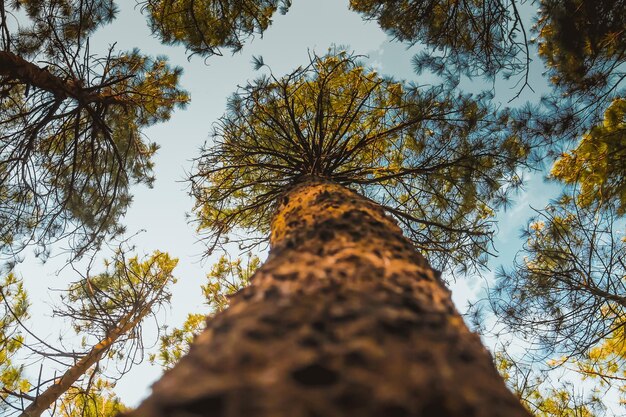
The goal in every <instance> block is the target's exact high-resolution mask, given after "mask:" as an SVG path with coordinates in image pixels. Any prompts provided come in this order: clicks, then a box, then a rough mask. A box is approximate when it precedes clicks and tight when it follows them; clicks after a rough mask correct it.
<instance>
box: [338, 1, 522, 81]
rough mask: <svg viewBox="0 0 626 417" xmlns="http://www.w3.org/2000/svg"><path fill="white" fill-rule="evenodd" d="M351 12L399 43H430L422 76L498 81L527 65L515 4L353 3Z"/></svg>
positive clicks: (420, 63) (421, 61) (420, 65)
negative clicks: (498, 76) (452, 74)
mask: <svg viewBox="0 0 626 417" xmlns="http://www.w3.org/2000/svg"><path fill="white" fill-rule="evenodd" d="M350 8H351V9H353V10H355V11H357V12H360V13H362V14H363V15H364V17H365V18H366V19H369V20H376V21H377V22H378V24H379V25H380V27H381V28H382V29H383V30H385V31H386V32H387V33H389V34H390V35H391V36H393V37H394V38H396V39H398V40H400V41H403V42H409V43H411V44H416V43H423V44H425V45H426V46H427V47H428V48H429V50H427V51H425V52H422V53H420V54H418V55H417V56H416V58H415V63H416V66H417V69H418V71H421V70H422V69H425V68H428V69H431V70H434V71H435V72H437V73H442V72H447V71H453V70H459V71H461V72H462V73H464V74H465V75H468V76H483V75H486V76H489V77H494V76H495V75H496V74H497V73H499V72H500V71H504V73H505V76H511V75H514V74H517V73H519V72H520V71H523V70H525V69H526V67H527V65H528V50H527V48H526V32H525V30H524V26H523V25H522V22H521V18H520V15H519V12H518V10H517V6H516V2H515V0H510V1H509V0H484V1H467V0H427V1H422V0H419V1H418V0H401V1H394V0H350ZM520 37H522V39H521V40H520V39H519V38H520ZM520 55H526V56H525V57H522V58H520Z"/></svg>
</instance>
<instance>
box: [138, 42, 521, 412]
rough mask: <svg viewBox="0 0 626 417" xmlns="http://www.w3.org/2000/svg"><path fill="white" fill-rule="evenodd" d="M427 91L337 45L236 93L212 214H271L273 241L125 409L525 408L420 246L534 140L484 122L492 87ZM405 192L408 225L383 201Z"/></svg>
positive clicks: (205, 218) (212, 167)
mask: <svg viewBox="0 0 626 417" xmlns="http://www.w3.org/2000/svg"><path fill="white" fill-rule="evenodd" d="M425 97H429V96H428V95H426V96H423V95H421V92H420V91H419V89H418V88H415V89H413V90H411V91H410V92H405V91H404V86H403V85H402V84H399V83H397V82H394V81H392V80H388V79H384V78H382V77H379V76H378V75H377V74H375V73H373V72H371V71H368V70H366V69H364V68H363V67H362V66H360V65H358V63H357V62H356V61H355V59H354V57H351V56H348V55H346V54H345V53H341V52H340V53H336V54H335V53H330V54H329V55H327V56H324V57H316V56H314V57H312V58H311V62H310V64H309V65H307V66H306V67H304V68H302V69H299V70H296V71H295V72H293V73H291V74H289V75H287V76H285V77H282V78H280V79H277V78H275V77H274V76H272V75H270V76H269V77H266V78H263V79H261V80H259V81H257V82H255V83H254V84H251V85H249V86H248V87H246V88H244V89H243V90H242V92H241V93H239V94H237V95H236V96H234V98H233V99H232V100H231V102H230V110H229V112H228V113H227V114H226V116H224V117H223V118H222V120H221V122H220V123H219V124H218V127H217V128H216V131H217V132H218V135H219V141H217V144H216V146H215V147H214V148H213V149H211V150H209V151H207V152H206V154H205V156H204V157H203V160H201V161H200V163H199V167H198V168H199V172H198V173H197V174H196V175H195V176H194V180H195V182H194V191H195V193H196V195H197V196H198V198H199V203H200V205H199V207H198V211H199V213H200V215H201V216H202V219H201V220H202V222H203V223H201V226H204V227H211V226H215V227H214V228H212V229H211V231H212V233H214V234H215V235H216V236H219V235H222V234H225V233H227V232H228V231H229V230H231V229H232V228H235V227H243V228H247V229H251V228H253V227H254V226H256V227H257V228H258V229H259V230H260V231H261V232H265V231H267V230H268V228H269V233H270V245H271V251H270V255H269V258H268V261H267V262H266V263H265V264H264V265H263V266H261V267H260V268H259V270H258V271H257V272H256V273H255V274H254V275H253V276H252V278H251V285H250V286H248V287H247V288H245V289H244V290H242V291H240V292H239V293H237V294H236V295H235V296H234V297H233V298H232V300H231V304H230V306H229V308H228V309H226V310H224V311H223V312H221V313H219V314H217V315H216V316H215V317H214V318H213V319H212V320H210V321H209V322H208V323H207V328H206V329H205V330H204V331H203V332H202V333H201V334H200V336H199V337H198V338H197V339H196V340H195V342H194V343H193V344H192V346H191V349H190V351H189V353H188V355H187V356H185V357H184V358H183V359H181V361H180V362H179V363H178V364H177V365H176V366H174V368H172V370H170V371H169V372H167V373H166V374H165V376H164V377H163V378H162V379H161V381H160V382H158V383H157V384H156V385H155V387H154V390H153V395H152V396H151V397H149V399H148V400H146V401H145V402H144V403H143V404H142V405H141V406H140V407H139V408H138V409H137V410H136V411H134V412H133V413H132V414H131V415H134V416H143V415H145V416H148V415H150V416H160V415H168V414H169V415H171V414H185V413H187V414H197V415H228V416H239V415H242V416H243V415H251V414H253V415H256V416H266V415H267V416H270V415H272V416H277V415H290V416H305V415H307V416H308V415H355V414H358V415H363V416H365V415H372V416H374V415H416V416H417V415H442V416H444V415H447V416H461V415H468V414H477V415H478V414H480V415H484V416H488V415H493V416H496V415H510V416H524V415H527V413H526V412H525V410H524V409H523V408H522V407H521V405H520V404H519V403H518V402H517V401H516V400H515V398H514V397H513V396H512V395H511V393H510V392H509V391H508V390H507V389H506V388H505V385H504V383H503V381H502V380H501V379H500V377H499V376H498V374H497V372H496V370H495V368H494V366H493V363H492V361H491V358H490V356H489V355H488V353H487V352H486V350H485V349H484V348H483V347H482V345H481V343H480V340H479V338H478V337H477V336H476V335H474V334H471V333H470V332H469V331H468V330H467V328H466V327H465V325H464V323H463V320H462V318H461V317H460V316H459V315H458V313H456V310H455V309H454V307H453V305H452V301H451V299H450V294H449V292H448V290H447V289H446V288H445V286H444V284H443V282H442V281H441V280H440V278H439V273H437V272H436V271H434V270H433V269H431V268H430V266H429V265H428V263H427V262H426V260H425V259H424V258H423V257H422V256H421V255H419V254H418V252H417V251H416V248H415V245H416V243H417V244H418V245H419V244H421V245H423V246H426V247H427V245H428V241H427V237H426V236H428V235H427V233H429V232H430V233H432V239H433V243H432V245H433V246H436V245H438V244H440V242H441V239H442V236H445V232H446V231H450V229H454V230H453V232H454V233H458V235H457V236H460V237H459V239H462V237H463V236H465V235H464V234H462V232H461V230H463V231H465V230H468V232H467V233H466V234H467V235H470V236H472V232H473V230H475V229H474V227H475V226H476V223H478V225H480V222H481V220H482V219H480V220H478V221H475V219H476V218H477V217H478V216H477V215H475V214H474V213H475V211H478V212H479V213H480V214H483V213H484V212H485V209H484V207H485V206H486V204H487V201H492V200H495V199H496V197H497V195H498V194H497V193H496V191H498V190H500V188H501V186H502V185H503V184H504V183H505V181H506V180H507V179H510V177H509V176H507V172H505V171H506V169H507V167H513V168H514V167H516V166H517V164H516V162H519V160H521V161H523V158H524V156H525V155H526V154H525V153H523V152H521V151H523V149H520V148H519V147H517V146H515V145H516V143H515V141H514V140H513V139H512V138H510V137H508V136H506V135H504V134H502V136H500V134H498V133H492V135H490V136H488V137H489V138H490V139H491V140H490V141H489V142H488V141H487V140H486V139H485V140H484V142H481V141H479V139H478V138H477V137H475V136H473V133H474V130H473V129H477V130H481V131H482V133H485V130H486V131H489V130H488V126H489V120H490V119H489V117H493V116H490V115H491V113H490V112H488V111H486V110H484V109H483V108H481V107H480V104H481V102H480V100H478V102H476V101H471V103H470V100H469V98H465V100H464V99H463V97H460V98H459V97H455V99H456V100H455V101H453V100H452V99H451V98H449V99H448V100H446V101H443V100H435V98H434V97H432V96H430V97H431V100H430V101H426V98H425ZM435 97H436V96H435ZM444 97H445V96H444ZM455 103H458V107H457V106H455ZM477 103H478V104H477ZM498 120H500V119H498ZM431 122H432V124H431ZM476 126H478V127H476ZM485 126H487V127H485ZM446 128H447V129H446ZM431 130H432V133H431ZM498 132H500V131H498ZM481 136H483V137H484V135H481ZM498 139H499V141H498ZM492 142H497V143H498V144H499V148H498V152H495V151H494V152H493V155H492V154H491V153H490V152H489V150H490V149H491V148H490V146H491V143H492ZM455 151H458V152H459V153H455ZM461 151H464V152H465V153H464V154H463V155H462V156H461V154H460V152H461ZM508 152H511V153H508ZM516 158H519V159H516ZM498 162H500V164H498ZM505 163H508V164H509V165H504V164H505ZM476 171H478V172H476ZM454 174H457V175H458V176H455V175H454ZM483 175H485V176H486V175H489V176H490V179H491V180H492V181H493V182H488V181H487V180H486V179H484V177H483ZM429 178H430V180H429ZM429 181H430V182H429ZM448 181H449V182H448ZM396 185H397V187H398V188H392V187H394V186H396ZM348 186H352V187H354V189H356V190H359V191H361V192H363V193H367V195H360V194H359V193H357V192H355V191H352V190H350V189H349V188H347V187H348ZM368 186H371V188H368ZM403 186H406V187H408V188H406V189H405V188H403ZM446 186H447V187H446ZM483 187H484V188H483ZM279 188H280V189H279ZM433 189H439V190H443V191H442V192H441V193H440V194H436V195H435V193H434V191H432V192H429V190H433ZM375 190H378V191H379V194H378V195H376V193H375ZM390 190H391V191H390ZM400 190H402V191H400ZM422 190H425V191H423V194H421V195H420V194H419V193H420V191H422ZM394 192H395V193H396V194H394ZM400 192H403V193H406V195H407V197H406V198H404V199H400ZM385 193H387V194H389V195H390V197H389V200H384V198H385V197H384V195H385ZM483 193H485V194H483ZM439 196H441V197H442V199H443V200H438V199H437V197H439ZM394 197H395V198H396V199H398V201H401V203H400V204H402V203H404V202H407V205H408V206H409V207H411V208H413V207H415V209H414V210H415V211H414V212H413V213H411V216H414V217H416V220H414V222H415V223H414V224H415V225H420V226H415V228H414V229H409V228H408V227H409V226H407V223H404V222H403V223H402V224H403V225H404V226H405V227H407V230H408V236H409V239H407V238H405V237H404V236H403V235H402V230H401V229H400V227H399V226H398V225H397V223H396V222H395V221H394V220H392V218H391V217H390V216H388V215H386V214H385V208H386V207H387V206H384V205H382V204H379V203H377V202H376V201H375V199H378V198H380V199H383V201H389V205H391V204H392V203H391V202H394V201H396V200H394V199H393V198H394ZM446 197H447V198H446ZM473 197H475V199H474V198H473ZM412 198H415V201H412V200H411V199H412ZM456 198H458V200H455V199H456ZM420 199H421V200H420ZM463 203H464V204H465V205H463ZM413 204H414V205H413ZM448 204H449V205H448ZM469 207H472V209H469ZM403 208H404V207H401V208H400V207H396V208H395V209H394V208H393V207H391V208H390V209H389V210H390V212H391V213H393V214H394V215H396V216H397V218H398V219H400V220H401V221H402V220H403V219H404V221H406V217H402V214H396V213H400V212H401V211H402V209H403ZM419 209H421V210H423V211H422V212H418V211H417V210H419ZM272 210H273V211H274V214H273V216H272ZM429 210H433V212H434V211H435V210H437V211H438V214H439V217H438V220H439V224H442V225H443V226H439V228H440V229H441V230H442V232H437V230H438V229H428V227H429V226H430V225H431V223H429V222H430V221H431V219H432V221H433V222H434V221H435V219H434V218H433V217H429V216H428V214H429ZM465 210H467V211H465ZM459 211H460V213H459ZM422 213H425V214H424V218H426V219H427V221H423V222H420V219H421V218H422V217H417V216H422ZM452 213H458V216H452ZM448 216H450V217H448ZM459 217H460V218H461V219H462V220H461V221H459V223H454V221H456V220H457V219H458V218H459ZM412 218H413V217H412ZM465 222H467V223H465ZM470 225H471V226H474V227H470ZM446 226H447V228H446ZM455 226H456V227H455ZM463 226H466V228H463V229H461V227H463ZM419 227H421V235H415V234H411V231H413V230H420V229H418V228H419ZM479 227H480V226H479ZM483 227H484V226H483ZM415 236H424V238H423V239H424V241H423V242H420V241H419V240H418V239H416V238H415ZM435 238H439V240H435ZM443 252H444V251H443V250H441V252H440V253H443ZM433 253H434V254H435V255H436V254H437V253H438V252H437V251H434V252H433ZM466 256H469V255H466ZM418 341H419V343H418ZM191 380H193V381H194V383H193V384H189V383H188V382H189V381H191ZM381 381H384V383H381ZM243 393H245V397H246V401H241V395H242V394H243Z"/></svg>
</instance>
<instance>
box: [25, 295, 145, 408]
mask: <svg viewBox="0 0 626 417" xmlns="http://www.w3.org/2000/svg"><path fill="white" fill-rule="evenodd" d="M151 307H152V303H150V304H149V305H148V306H146V307H145V308H144V309H142V310H141V312H140V313H139V314H137V312H136V311H134V310H133V311H131V312H130V313H128V314H127V315H126V316H125V317H124V318H123V319H122V320H120V323H119V324H118V325H117V326H116V327H115V328H114V329H113V330H111V331H110V332H109V333H107V335H106V337H104V339H102V340H101V341H100V342H99V343H98V344H97V345H95V346H94V347H92V348H91V350H90V351H89V353H87V354H86V355H85V356H83V357H82V358H81V359H80V360H79V361H78V362H76V363H75V364H74V365H73V366H71V367H70V368H69V369H68V370H67V371H65V373H64V374H63V376H62V377H61V378H59V379H57V380H56V381H55V382H54V383H53V384H52V385H51V386H49V387H48V388H47V389H46V390H45V391H44V392H42V393H41V394H39V395H38V396H37V397H36V398H35V400H34V401H33V402H32V403H30V404H29V405H28V407H26V408H25V409H24V411H23V412H22V414H20V416H19V417H39V416H40V415H41V414H42V413H43V412H44V411H46V410H47V409H48V408H50V407H51V406H52V404H54V403H55V401H56V400H58V399H59V398H60V397H61V395H63V394H64V393H65V392H66V391H67V390H68V389H69V388H70V387H71V386H72V385H73V384H74V383H75V382H76V381H77V380H78V379H79V378H80V377H81V376H83V375H85V373H86V372H87V371H88V370H89V368H91V367H92V366H93V365H95V364H96V363H97V362H98V361H99V360H100V359H102V356H103V355H104V353H106V351H107V350H108V349H109V348H110V347H111V345H113V343H115V341H116V340H117V339H119V337H120V336H122V335H124V334H126V333H127V332H129V331H130V330H131V329H133V328H134V327H135V326H137V325H138V324H139V322H141V320H142V319H143V318H144V317H145V316H146V314H148V313H149V312H150V309H151ZM133 316H135V317H134V318H133Z"/></svg>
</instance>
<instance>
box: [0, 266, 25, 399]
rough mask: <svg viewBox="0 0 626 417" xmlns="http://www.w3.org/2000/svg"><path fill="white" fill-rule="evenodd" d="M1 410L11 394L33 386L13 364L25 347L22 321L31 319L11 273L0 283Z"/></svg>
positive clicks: (21, 367) (23, 295)
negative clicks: (18, 353) (21, 349)
mask: <svg viewBox="0 0 626 417" xmlns="http://www.w3.org/2000/svg"><path fill="white" fill-rule="evenodd" d="M0 312H1V314H0V411H2V410H3V409H4V404H3V403H4V399H5V398H6V397H7V395H8V392H11V391H21V392H27V391H28V390H29V389H30V385H29V383H28V381H27V380H26V379H24V378H23V376H22V370H23V366H21V365H17V364H15V363H14V356H15V354H16V353H17V352H18V350H19V349H20V348H21V347H22V344H23V342H24V337H23V336H22V334H21V331H20V326H21V324H20V323H21V322H22V321H24V320H26V319H27V318H28V299H27V296H26V292H25V291H24V287H23V285H22V282H21V280H19V279H18V278H17V277H16V276H15V275H14V274H9V275H8V276H7V277H6V278H4V279H3V280H1V281H0Z"/></svg>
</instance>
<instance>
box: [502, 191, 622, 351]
mask: <svg viewBox="0 0 626 417" xmlns="http://www.w3.org/2000/svg"><path fill="white" fill-rule="evenodd" d="M618 228H619V226H618V224H617V216H616V209H615V207H614V206H613V207H611V206H599V205H598V204H593V205H591V206H589V207H586V208H584V209H581V208H580V207H578V206H577V204H576V200H575V199H574V198H572V197H571V196H567V195H565V196H563V197H562V198H561V199H560V200H559V201H556V202H555V203H554V204H552V205H550V206H548V207H547V208H546V209H545V210H543V211H540V212H538V215H537V217H536V218H535V219H533V221H531V222H530V223H529V225H528V228H527V230H526V231H525V234H524V236H525V237H526V239H527V242H526V245H525V247H524V251H522V252H521V253H520V255H519V256H518V264H517V265H516V267H515V268H514V269H512V270H511V271H502V272H501V279H500V281H499V284H498V287H497V288H496V289H495V292H494V295H495V297H496V299H495V300H494V302H495V305H496V312H497V313H498V315H499V316H500V317H501V318H502V319H503V320H504V322H505V323H506V324H507V325H508V326H509V328H511V329H513V330H516V331H519V332H520V333H521V334H523V335H525V338H526V339H527V340H531V339H532V340H535V341H536V342H537V343H538V344H539V346H540V347H541V348H542V350H541V351H540V352H541V354H545V353H546V352H547V353H548V354H549V353H552V352H556V353H557V354H560V355H565V356H567V357H575V358H580V357H583V356H584V355H585V354H586V353H587V352H588V351H589V349H590V348H592V347H594V346H595V345H596V344H597V343H598V342H599V341H601V340H603V339H604V338H607V337H610V336H611V335H613V333H614V332H616V331H618V330H619V329H620V328H621V327H622V326H623V321H624V317H625V314H626V296H625V294H626V286H625V285H626V283H625V282H624V276H625V275H626V265H625V264H624V260H625V259H626V246H625V243H626V242H625V240H624V238H623V236H622V237H620V236H619V235H618V234H617V233H615V231H616V230H617V229H618Z"/></svg>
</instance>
